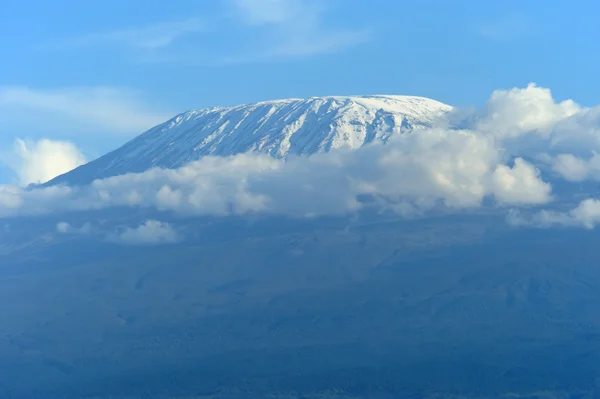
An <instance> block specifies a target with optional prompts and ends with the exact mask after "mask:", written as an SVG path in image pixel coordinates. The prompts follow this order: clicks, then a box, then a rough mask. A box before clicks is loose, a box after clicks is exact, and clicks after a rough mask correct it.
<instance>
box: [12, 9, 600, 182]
mask: <svg viewBox="0 0 600 399" xmlns="http://www.w3.org/2000/svg"><path fill="white" fill-rule="evenodd" d="M0 13H1V14H2V15H3V23H2V24H1V25H0V57H1V59H2V62H0V159H5V158H6V157H7V155H6V153H7V152H10V151H11V148H12V146H13V142H14V140H15V139H16V138H29V139H33V140H37V139H40V138H50V139H53V140H69V141H72V142H74V143H76V144H77V146H78V147H79V148H81V149H82V151H83V152H84V153H85V155H86V156H87V158H88V159H93V158H95V157H97V156H99V155H102V154H103V153H105V152H106V151H108V150H111V149H113V148H115V147H116V146H118V145H120V144H122V143H123V142H125V141H127V140H128V139H130V138H131V137H133V136H134V135H136V134H139V133H141V132H142V131H143V130H145V129H146V128H149V127H151V126H152V125H154V124H156V123H158V122H160V121H162V120H164V119H166V118H168V117H169V116H171V115H173V114H175V113H179V112H182V111H185V110H187V109H190V108H201V107H207V106H213V105H234V104H240V103H246V102H253V101H259V100H268V99H275V98H286V97H307V96H318V95H335V94H337V95H343V94H410V95H421V96H426V97H431V98H434V99H437V100H440V101H443V102H447V103H450V104H453V105H478V104H481V103H482V102H483V101H485V99H486V98H487V97H488V96H489V94H490V93H491V92H492V91H493V90H494V89H498V88H510V87H524V86H526V85H527V83H529V82H536V83H538V84H539V85H542V86H545V87H549V88H551V89H552V90H553V94H554V97H555V98H557V99H558V100H562V99H566V98H573V99H574V100H576V101H577V102H578V103H580V104H583V105H593V104H596V103H597V102H598V101H597V98H596V97H597V95H598V94H597V93H600V81H599V80H598V79H595V77H596V76H597V65H599V64H600V53H599V52H598V51H596V41H597V38H598V37H600V25H599V24H597V22H596V20H597V15H600V5H599V4H598V3H597V2H596V1H592V0H589V1H570V2H564V1H558V0H549V1H541V0H532V1H528V2H523V1H513V0H504V1H501V2H490V1H474V0H455V1H445V0H444V1H442V0H422V1H414V2H403V1H397V0H369V1H366V0H365V1H362V0H319V1H316V0H211V1H208V0H204V1H203V0H179V1H178V2H177V3H176V5H173V3H169V2H165V1H162V0H150V1H149V0H145V1H140V0H128V1H126V2H124V1H121V0H103V1H94V2H91V1H90V2H82V1H79V0H77V1H75V0H56V1H54V2H48V1H42V0H36V1H31V0H29V1H27V0H18V1H17V0H4V1H3V2H2V5H1V6H0ZM2 154H4V155H2ZM12 178H13V175H12V174H11V172H10V171H8V169H7V168H6V167H4V168H2V167H0V183H4V182H9V181H11V179H12Z"/></svg>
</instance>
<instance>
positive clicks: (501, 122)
mask: <svg viewBox="0 0 600 399" xmlns="http://www.w3.org/2000/svg"><path fill="white" fill-rule="evenodd" d="M581 110H582V109H581V107H580V106H579V105H577V104H576V103H575V102H573V101H572V100H566V101H563V102H560V103H557V102H556V101H555V100H554V98H553V97H552V92H551V91H550V89H547V88H543V87H539V86H536V85H535V84H534V83H531V84H529V85H528V86H527V87H526V88H524V89H521V88H514V89H510V90H496V91H494V92H493V93H492V95H491V97H490V99H489V100H488V102H487V105H486V107H485V108H484V109H483V110H482V114H481V116H480V118H479V120H478V121H477V125H476V129H477V130H478V131H480V132H487V133H490V134H492V135H494V136H495V137H499V138H509V137H518V136H520V135H522V134H524V133H536V134H538V135H541V136H543V137H548V136H549V135H550V133H551V132H552V129H553V128H554V127H555V126H556V124H557V123H558V122H560V121H563V120H564V119H566V118H568V117H570V116H573V115H575V114H577V113H578V112H580V111H581Z"/></svg>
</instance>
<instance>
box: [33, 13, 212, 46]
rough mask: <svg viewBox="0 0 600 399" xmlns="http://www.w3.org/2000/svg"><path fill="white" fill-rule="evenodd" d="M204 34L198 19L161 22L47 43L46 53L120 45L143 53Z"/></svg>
mask: <svg viewBox="0 0 600 399" xmlns="http://www.w3.org/2000/svg"><path fill="white" fill-rule="evenodd" d="M205 30H206V24H205V22H204V21H202V20H200V19H199V18H189V19H184V20H178V21H164V22H159V23H155V24H152V25H147V26H143V27H136V28H126V29H116V30H112V31H107V32H101V33H92V34H85V35H81V36H78V37H72V38H68V39H65V40H60V41H57V42H55V43H51V44H49V45H47V46H44V48H47V49H49V50H57V49H77V48H86V47H94V46H101V45H106V44H114V45H121V46H125V47H132V48H138V49H143V50H155V49H160V48H163V47H167V46H169V45H171V44H172V43H173V42H175V41H176V40H178V39H180V38H182V37H185V36H188V35H191V34H196V33H199V32H203V31H205Z"/></svg>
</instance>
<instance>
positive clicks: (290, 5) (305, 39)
mask: <svg viewBox="0 0 600 399" xmlns="http://www.w3.org/2000/svg"><path fill="white" fill-rule="evenodd" d="M230 4H231V5H232V6H233V7H234V11H235V12H236V13H237V14H238V17H239V19H240V20H241V21H242V22H243V23H244V24H246V25H247V26H248V27H249V28H254V29H264V30H265V31H266V32H267V35H268V36H269V37H270V39H271V40H269V42H270V43H271V45H269V46H267V47H266V48H264V49H263V51H260V52H258V53H257V54H255V56H254V58H255V59H260V58H271V57H277V56H310V55H315V54H321V53H327V52H332V51H339V50H343V49H346V48H347V47H350V46H353V45H356V44H360V43H363V42H366V41H367V40H368V39H369V37H370V33H369V31H368V30H367V29H362V28H361V29H348V28H334V27H332V25H331V24H327V23H326V22H325V16H326V13H327V11H328V10H327V8H326V7H325V5H324V2H317V1H314V0H230ZM273 39H274V40H273ZM247 59H249V58H247Z"/></svg>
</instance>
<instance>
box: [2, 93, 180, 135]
mask: <svg viewBox="0 0 600 399" xmlns="http://www.w3.org/2000/svg"><path fill="white" fill-rule="evenodd" d="M0 115H2V118H3V119H4V120H10V121H14V122H17V123H31V119H32V118H33V119H34V120H35V121H37V122H36V123H37V126H39V127H40V128H41V129H44V128H46V126H45V124H46V123H47V121H46V120H45V117H46V116H48V115H51V116H52V117H53V123H60V124H61V125H64V126H68V125H70V124H71V125H73V124H75V125H76V126H77V127H79V128H80V129H81V130H82V131H85V130H92V129H94V128H97V127H102V128H103V129H105V130H106V132H108V133H126V134H129V135H130V134H135V133H140V132H142V131H144V130H147V129H149V128H151V127H153V126H155V125H157V124H159V123H161V122H164V121H165V120H167V119H169V118H170V117H171V116H172V115H171V114H168V113H163V112H159V111H156V110H153V109H152V108H151V107H150V106H148V105H146V104H145V103H144V102H143V101H142V100H141V99H140V96H139V95H138V94H137V93H135V92H134V91H131V90H128V89H122V88H114V87H88V88H82V87H80V88H61V89H55V90H45V89H44V90H42V89H34V88H29V87H0ZM57 121H58V122H57Z"/></svg>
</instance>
